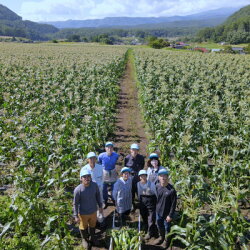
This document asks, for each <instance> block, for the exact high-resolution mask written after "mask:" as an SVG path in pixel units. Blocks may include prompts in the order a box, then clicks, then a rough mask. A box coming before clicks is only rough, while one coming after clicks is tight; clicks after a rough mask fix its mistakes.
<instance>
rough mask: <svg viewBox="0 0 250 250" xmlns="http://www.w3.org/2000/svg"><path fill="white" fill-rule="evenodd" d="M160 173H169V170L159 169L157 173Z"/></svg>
mask: <svg viewBox="0 0 250 250" xmlns="http://www.w3.org/2000/svg"><path fill="white" fill-rule="evenodd" d="M161 174H165V175H169V171H168V170H166V169H161V170H159V172H158V175H161Z"/></svg>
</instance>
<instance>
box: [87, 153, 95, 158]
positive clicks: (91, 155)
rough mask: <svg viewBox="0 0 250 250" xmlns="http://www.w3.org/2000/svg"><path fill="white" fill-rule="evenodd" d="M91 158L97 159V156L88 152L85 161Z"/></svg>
mask: <svg viewBox="0 0 250 250" xmlns="http://www.w3.org/2000/svg"><path fill="white" fill-rule="evenodd" d="M91 157H95V158H97V155H96V154H95V153H94V152H89V153H88V154H87V159H89V158H91Z"/></svg>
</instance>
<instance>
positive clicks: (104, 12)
mask: <svg viewBox="0 0 250 250" xmlns="http://www.w3.org/2000/svg"><path fill="white" fill-rule="evenodd" d="M0 4H2V5H5V6H6V7H8V8H9V9H11V10H12V11H14V12H15V13H17V14H18V15H19V16H21V17H22V18H23V20H31V21H36V22H38V21H64V20H69V19H72V20H85V19H97V18H104V17H117V16H126V17H159V16H174V15H181V16H185V15H189V14H195V13H199V12H203V11H207V10H213V9H219V8H230V7H239V8H240V7H242V6H245V5H248V4H250V0H237V1H235V0H219V1H218V0H0Z"/></svg>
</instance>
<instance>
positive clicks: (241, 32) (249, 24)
mask: <svg viewBox="0 0 250 250" xmlns="http://www.w3.org/2000/svg"><path fill="white" fill-rule="evenodd" d="M197 39H198V40H200V41H214V42H221V41H224V42H228V43H231V44H239V43H249V42H250V5H247V6H246V7H244V8H241V9H240V10H239V11H237V12H235V13H234V14H233V15H231V16H230V17H228V18H227V20H226V21H225V22H224V23H223V24H222V25H219V26H216V27H214V28H205V29H202V30H200V31H199V32H198V33H197Z"/></svg>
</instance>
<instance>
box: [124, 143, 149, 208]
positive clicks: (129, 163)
mask: <svg viewBox="0 0 250 250" xmlns="http://www.w3.org/2000/svg"><path fill="white" fill-rule="evenodd" d="M139 149H140V147H139V145H138V144H136V143H133V144H132V145H131V146H130V154H129V155H127V156H126V157H125V159H124V166H125V167H128V168H130V169H131V175H132V202H133V208H134V209H135V202H134V200H135V194H136V193H137V182H138V181H139V180H140V178H139V176H138V173H139V171H140V170H141V169H143V168H144V165H145V160H144V156H143V155H141V154H139Z"/></svg>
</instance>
